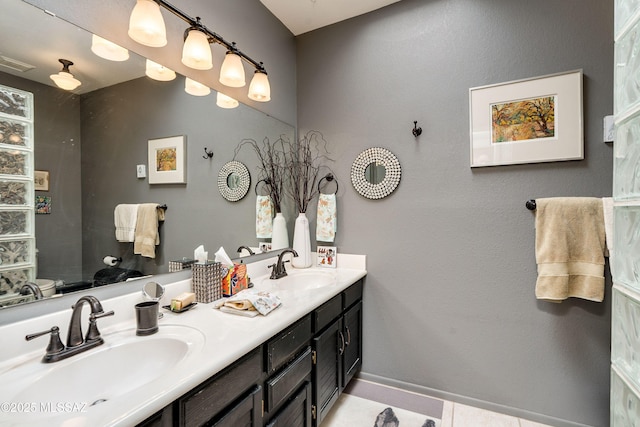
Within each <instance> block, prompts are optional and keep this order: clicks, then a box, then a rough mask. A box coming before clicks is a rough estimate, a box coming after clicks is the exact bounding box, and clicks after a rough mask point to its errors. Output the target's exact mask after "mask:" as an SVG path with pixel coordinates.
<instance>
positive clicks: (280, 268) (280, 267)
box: [269, 249, 298, 280]
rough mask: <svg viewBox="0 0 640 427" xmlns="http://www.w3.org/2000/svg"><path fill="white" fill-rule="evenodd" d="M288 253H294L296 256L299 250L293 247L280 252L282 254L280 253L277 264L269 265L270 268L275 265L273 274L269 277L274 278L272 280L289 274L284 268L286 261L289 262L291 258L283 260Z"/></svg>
mask: <svg viewBox="0 0 640 427" xmlns="http://www.w3.org/2000/svg"><path fill="white" fill-rule="evenodd" d="M286 254H293V256H294V257H297V256H298V252H296V251H294V250H293V249H285V250H283V251H282V252H280V254H279V255H278V261H276V263H275V264H271V265H270V266H269V268H272V267H273V270H271V276H269V279H272V280H273V279H280V278H282V277H285V276H286V275H287V270H286V269H285V268H284V263H285V262H289V260H287V261H283V260H282V257H283V256H284V255H286Z"/></svg>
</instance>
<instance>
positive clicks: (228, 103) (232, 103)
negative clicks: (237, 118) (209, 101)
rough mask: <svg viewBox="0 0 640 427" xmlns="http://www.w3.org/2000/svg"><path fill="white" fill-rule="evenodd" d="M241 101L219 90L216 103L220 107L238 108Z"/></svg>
mask: <svg viewBox="0 0 640 427" xmlns="http://www.w3.org/2000/svg"><path fill="white" fill-rule="evenodd" d="M239 104H240V103H239V102H238V101H237V100H236V99H233V98H232V97H230V96H227V95H225V94H224V93H220V92H218V95H217V96H216V105H217V106H218V107H220V108H236V107H237V106H238V105H239Z"/></svg>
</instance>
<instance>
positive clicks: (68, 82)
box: [49, 71, 82, 90]
mask: <svg viewBox="0 0 640 427" xmlns="http://www.w3.org/2000/svg"><path fill="white" fill-rule="evenodd" d="M49 77H51V80H53V82H54V83H55V84H56V85H57V86H58V87H59V88H60V89H64V90H74V89H75V88H77V87H78V86H80V85H81V84H82V83H81V82H80V80H78V79H76V78H75V77H73V74H71V73H67V72H66V71H60V72H59V73H58V74H51V75H50V76H49Z"/></svg>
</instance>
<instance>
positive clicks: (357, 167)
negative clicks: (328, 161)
mask: <svg viewBox="0 0 640 427" xmlns="http://www.w3.org/2000/svg"><path fill="white" fill-rule="evenodd" d="M372 163H380V164H382V165H384V168H385V175H384V179H383V180H382V182H380V183H379V184H372V183H370V182H369V181H367V178H366V175H365V171H366V170H367V166H369V165H370V164H372ZM401 175H402V168H401V167H400V161H399V160H398V158H397V157H396V156H395V154H393V153H392V152H391V151H389V150H387V149H386V148H380V147H372V148H367V149H366V150H364V151H363V152H362V153H360V154H359V155H358V157H356V159H355V160H354V161H353V164H352V165H351V183H352V184H353V187H354V188H355V189H356V191H357V192H358V193H360V195H362V196H364V197H366V198H367V199H383V198H385V197H387V196H388V195H389V194H391V193H393V191H394V190H395V189H396V187H397V186H398V184H400V177H401Z"/></svg>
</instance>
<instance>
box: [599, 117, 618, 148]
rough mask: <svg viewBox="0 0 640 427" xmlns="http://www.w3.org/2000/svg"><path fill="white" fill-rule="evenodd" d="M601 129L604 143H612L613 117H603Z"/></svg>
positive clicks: (614, 129)
mask: <svg viewBox="0 0 640 427" xmlns="http://www.w3.org/2000/svg"><path fill="white" fill-rule="evenodd" d="M603 129H604V130H603V135H602V138H603V140H604V142H613V139H614V138H615V133H616V128H615V125H614V121H613V116H605V118H604V120H603Z"/></svg>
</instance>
